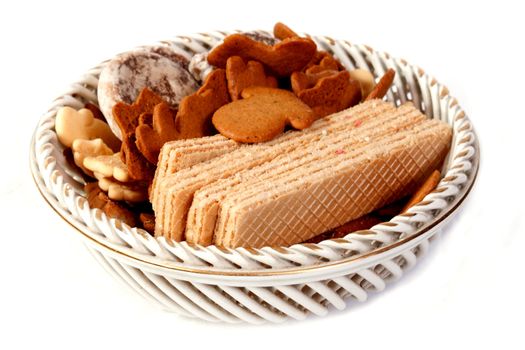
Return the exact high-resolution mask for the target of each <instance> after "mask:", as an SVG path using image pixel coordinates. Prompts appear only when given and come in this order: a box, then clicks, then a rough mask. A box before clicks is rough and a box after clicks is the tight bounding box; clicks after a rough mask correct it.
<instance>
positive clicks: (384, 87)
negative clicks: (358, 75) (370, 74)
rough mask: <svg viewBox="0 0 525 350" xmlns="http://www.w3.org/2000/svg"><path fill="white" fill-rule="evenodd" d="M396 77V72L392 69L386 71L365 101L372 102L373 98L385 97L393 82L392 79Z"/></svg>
mask: <svg viewBox="0 0 525 350" xmlns="http://www.w3.org/2000/svg"><path fill="white" fill-rule="evenodd" d="M395 76H396V71H395V70H393V69H392V68H390V69H388V70H387V71H386V72H385V74H383V76H382V77H381V79H379V82H378V83H377V85H376V86H375V87H374V88H373V89H372V91H370V93H369V94H368V95H367V96H366V98H365V101H368V100H372V99H374V98H383V97H385V95H386V93H387V92H388V89H390V86H391V85H392V83H393V82H394V77H395Z"/></svg>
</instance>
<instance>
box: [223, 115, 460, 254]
mask: <svg viewBox="0 0 525 350" xmlns="http://www.w3.org/2000/svg"><path fill="white" fill-rule="evenodd" d="M429 122H431V121H429ZM396 138H397V139H396ZM450 138H451V132H450V128H449V127H448V126H447V125H445V124H444V123H440V122H436V121H434V122H433V123H430V124H429V125H427V128H426V129H425V130H417V131H415V130H414V131H413V132H411V133H409V134H408V135H404V137H401V138H400V137H399V135H393V136H391V139H389V140H383V141H382V142H386V143H387V144H382V142H379V141H378V142H376V143H375V144H374V145H371V146H370V147H366V148H364V150H365V152H364V153H363V154H361V155H359V156H358V157H349V158H348V159H343V160H339V159H337V158H331V159H328V160H327V161H322V162H318V163H313V164H312V165H311V166H309V167H301V168H298V169H295V171H294V173H293V174H292V175H290V176H289V177H283V178H281V179H272V189H273V190H271V191H266V192H264V191H261V188H259V189H258V190H257V193H256V195H251V196H250V195H249V194H248V193H246V194H242V196H240V197H238V198H235V192H234V195H233V198H232V199H229V198H226V199H224V200H223V201H222V202H221V207H220V215H219V222H218V223H217V226H216V229H215V232H214V242H215V243H216V244H218V245H222V246H225V247H238V246H250V247H260V246H265V245H288V244H293V243H297V242H302V241H304V240H306V239H308V238H311V237H314V236H315V235H317V234H319V233H322V232H324V231H327V230H330V229H333V228H334V227H337V226H339V225H341V224H343V223H344V222H347V221H350V220H352V219H355V218H357V217H360V216H362V215H364V214H366V213H368V212H370V211H372V210H374V209H376V208H377V207H381V206H383V205H385V204H388V203H390V202H392V201H395V200H396V199H399V198H401V197H403V196H406V195H407V194H408V193H410V192H411V191H413V189H414V187H415V186H416V184H417V183H418V182H420V180H421V179H422V178H424V177H425V176H426V175H427V174H428V170H429V169H433V168H434V167H435V166H436V165H437V164H438V163H439V162H440V161H441V159H442V158H443V157H444V155H445V154H446V152H447V151H448V147H449V144H450Z"/></svg>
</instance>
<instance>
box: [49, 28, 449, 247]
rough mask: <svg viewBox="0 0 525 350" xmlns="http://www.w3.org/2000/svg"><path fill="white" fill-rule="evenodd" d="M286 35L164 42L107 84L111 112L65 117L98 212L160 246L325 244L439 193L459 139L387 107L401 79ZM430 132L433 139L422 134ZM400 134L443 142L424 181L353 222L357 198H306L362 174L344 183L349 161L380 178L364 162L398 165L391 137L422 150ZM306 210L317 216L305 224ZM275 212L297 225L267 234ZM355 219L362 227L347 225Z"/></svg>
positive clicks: (124, 59) (62, 127)
mask: <svg viewBox="0 0 525 350" xmlns="http://www.w3.org/2000/svg"><path fill="white" fill-rule="evenodd" d="M273 34H274V35H273V36H271V35H268V34H266V33H261V32H244V33H237V34H232V35H229V36H227V37H225V38H224V40H222V41H221V42H220V43H218V44H217V45H216V46H215V47H213V48H212V49H211V50H210V51H209V52H206V53H203V54H198V55H195V56H193V57H188V54H187V53H186V52H182V51H178V50H179V49H177V48H175V47H168V46H156V47H149V48H141V49H138V50H134V51H130V52H126V53H123V54H120V55H118V56H116V57H114V58H113V59H112V60H110V61H108V62H107V63H106V65H105V66H104V69H103V70H102V72H101V74H100V79H99V85H98V104H99V106H100V108H99V107H97V105H95V104H93V103H87V104H86V105H85V107H84V108H82V109H80V110H78V111H77V110H75V109H73V108H70V107H63V108H61V109H60V110H59V111H58V113H57V117H56V122H55V130H56V133H57V137H58V140H59V141H60V142H61V143H62V145H64V147H66V150H70V152H71V153H72V159H73V161H74V164H75V165H76V166H78V167H79V168H80V169H81V170H82V172H83V173H84V174H85V176H86V186H85V192H86V198H87V199H88V202H89V205H90V207H91V208H98V209H100V210H102V211H103V212H104V213H105V214H106V215H108V217H111V218H115V219H118V220H121V221H122V222H124V223H126V224H127V225H129V226H132V227H134V226H138V227H142V228H144V229H145V230H147V231H148V232H150V233H151V234H154V235H156V236H165V237H167V238H171V239H175V240H182V239H187V240H188V241H189V242H193V243H197V244H218V245H222V246H225V247H237V246H262V245H268V244H270V245H279V244H292V243H299V242H307V243H315V242H319V241H321V240H324V239H329V238H338V237H343V236H344V235H345V234H346V233H348V232H352V231H355V230H361V229H367V228H369V227H371V226H373V225H375V224H377V223H379V222H381V221H384V220H388V219H389V218H390V217H392V216H394V215H397V214H398V213H400V212H403V211H406V210H407V209H408V208H409V207H411V206H412V205H414V204H416V203H418V202H420V201H421V200H422V198H424V196H425V195H426V194H428V193H429V192H430V191H432V189H434V188H435V187H436V185H437V183H438V182H439V179H440V174H439V172H433V173H431V175H430V176H428V173H429V171H428V167H430V168H431V169H430V170H433V169H435V168H437V166H438V165H439V162H440V161H441V159H440V157H442V156H443V153H444V152H446V150H447V146H446V145H447V142H449V138H448V136H449V134H448V131H447V129H446V128H445V127H444V126H443V125H434V124H435V123H434V124H432V123H430V124H428V125H427V124H425V123H424V122H422V120H423V119H422V118H423V117H422V115H421V114H420V113H419V114H418V113H416V112H415V110H414V109H410V107H403V108H404V109H400V110H399V111H397V110H396V109H395V108H393V107H392V106H391V105H388V104H382V102H381V103H380V101H379V100H380V99H382V98H383V97H384V96H385V95H386V93H387V91H388V89H389V88H390V86H391V84H392V82H393V81H394V78H395V71H394V70H392V69H389V70H387V71H386V73H385V74H384V75H383V76H382V77H381V78H380V79H379V80H378V82H377V83H376V81H375V79H374V76H373V75H372V74H371V73H370V72H369V71H367V70H363V69H353V70H347V69H346V67H344V66H343V65H342V64H341V63H340V62H339V61H338V60H337V59H336V58H334V57H333V56H332V55H331V54H330V53H329V52H326V51H322V50H318V48H317V45H316V44H315V42H314V41H313V40H311V39H310V38H308V37H301V36H300V35H298V34H297V33H296V32H295V31H293V30H292V29H290V28H289V27H288V26H286V25H285V24H283V23H277V24H276V25H275V27H274V30H273ZM354 106H356V107H354ZM352 107H354V108H352ZM341 111H346V112H344V113H343V114H340V113H338V112H341ZM345 113H346V114H345ZM403 113H405V114H403ZM402 114H403V116H401V115H402ZM382 118H383V119H384V120H383V119H382ZM388 118H393V119H392V120H390V119H388ZM404 118H405V119H404ZM394 119H395V122H394V121H393V120H394ZM381 120H383V121H382V122H381ZM373 125H377V126H376V127H375V128H374V127H373ZM389 125H390V126H389ZM423 126H425V127H427V128H430V129H431V130H432V132H430V131H426V132H422V131H421V132H420V131H418V130H419V129H421V130H423V129H422V128H423ZM405 129H406V130H407V131H403V130H405ZM378 130H379V131H378ZM408 130H410V131H408ZM396 133H397V134H396ZM402 135H404V136H402ZM400 137H405V138H407V140H412V141H410V142H412V143H414V142H416V143H418V142H419V143H420V144H425V145H426V143H425V142H427V139H428V140H433V142H434V144H433V147H434V148H429V152H430V153H431V154H430V153H429V154H430V155H427V156H426V157H427V158H428V159H427V158H425V159H426V160H425V161H424V162H423V163H424V164H423V163H421V164H419V165H417V166H414V169H418V167H420V168H421V169H420V170H418V172H417V174H415V173H414V174H408V173H407V174H406V178H404V179H403V180H399V184H398V185H399V186H398V187H399V188H398V190H396V191H398V192H396V193H392V194H389V195H388V196H384V198H383V197H381V198H382V199H372V202H373V203H374V204H373V205H372V204H370V205H368V206H365V207H363V208H361V209H362V210H359V211H358V212H356V213H354V214H352V215H353V216H352V215H346V216H345V215H344V214H342V213H343V212H345V210H343V209H342V207H341V206H343V207H344V206H345V205H346V206H347V205H349V204H348V203H349V202H348V201H347V200H346V201H345V199H344V196H343V197H341V198H334V199H333V200H331V203H332V204H331V205H328V206H327V205H326V204H323V203H324V202H323V201H322V200H320V201H319V200H317V199H316V200H313V201H312V200H311V199H310V198H309V197H305V193H307V192H308V191H307V190H306V187H308V185H307V184H308V183H310V182H312V183H315V182H316V181H318V180H319V177H320V176H321V178H323V176H324V177H325V178H326V179H328V178H330V179H331V177H334V179H333V181H332V180H330V181H332V182H329V183H328V182H327V183H326V184H325V185H323V186H324V187H319V189H320V190H321V189H322V190H323V191H336V190H337V186H338V183H343V182H344V181H347V177H349V178H354V177H355V175H354V174H355V170H352V171H350V170H340V171H339V170H337V171H336V172H335V173H331V171H330V169H331V168H332V167H333V168H334V169H336V168H337V167H338V166H339V164H346V163H348V164H354V163H355V168H356V169H362V170H361V171H363V172H366V171H368V170H367V169H368V168H367V166H366V165H364V163H363V164H361V163H359V162H358V161H357V160H355V159H361V158H359V157H362V153H363V152H364V153H363V154H365V155H366V157H368V158H366V159H368V161H372V162H374V161H375V162H379V163H380V162H384V161H386V158H385V157H383V156H382V155H380V154H379V153H377V154H375V153H373V152H375V151H372V150H373V149H374V147H377V149H383V148H381V147H383V146H381V147H380V144H381V142H382V141H384V140H391V141H388V142H391V143H392V145H397V146H396V148H392V150H396V152H399V150H403V149H404V148H406V149H408V148H409V147H410V146H409V145H410V144H411V143H407V142H408V141H407V142H405V141H403V142H401V141H400V140H398V139H399V138H400ZM414 140H415V141H414ZM404 142H405V143H404ZM376 145H377V146H376ZM367 147H368V148H367ZM425 147H426V146H425ZM360 152H361V153H360ZM367 152H368V153H367ZM370 152H372V153H370ZM407 152H408V151H407ZM433 157H434V158H433ZM374 159H375V160H374ZM389 161H390V162H392V161H393V160H389ZM352 162H354V163H352ZM157 166H158V167H157ZM308 169H309V170H308ZM345 169H346V168H345ZM303 170H304V171H305V172H303ZM424 175H425V176H428V178H427V180H426V181H423V182H422V179H423V177H422V176H424ZM367 176H369V175H367ZM410 179H412V180H410ZM305 181H306V182H305ZM323 181H324V180H323ZM326 181H328V180H326ZM418 183H422V185H421V187H420V188H416V184H418ZM305 186H306V187H305ZM345 186H347V187H348V186H350V185H345ZM396 186H397V185H396ZM396 188H397V187H396ZM336 192H337V191H336ZM407 194H413V196H412V197H411V198H410V199H409V200H408V201H406V199H405V200H402V201H397V202H396V203H395V205H391V204H389V203H390V202H392V201H393V200H398V199H399V198H400V197H404V196H406V195H407ZM310 195H313V196H316V194H313V193H311V194H310ZM370 195H376V194H373V193H371V194H370ZM178 196H180V198H179V197H178ZM230 198H231V199H230ZM407 198H408V197H407ZM294 201H297V205H298V206H302V207H304V206H305V205H306V206H307V207H308V208H309V209H308V210H307V212H305V213H304V215H303V214H302V213H297V212H296V211H295V209H293V208H294V205H295V204H294V203H295V202H294ZM150 202H151V204H150ZM310 202H311V203H310ZM314 202H315V203H314ZM317 202H319V203H317ZM321 202H322V203H321ZM305 203H310V204H305ZM385 204H388V205H387V206H386V207H384V205H385ZM180 206H183V207H180ZM319 206H321V207H319ZM379 207H383V208H379ZM236 208H242V209H236ZM276 208H281V209H276ZM316 208H317V209H316ZM319 208H324V209H319ZM238 210H240V211H238ZM275 210H279V213H280V214H279V215H284V216H283V217H285V218H287V219H286V220H284V221H279V222H277V221H273V222H272V223H271V225H270V224H268V223H267V224H266V226H265V223H266V221H267V219H266V218H267V215H269V214H268V213H270V212H273V211H275ZM286 210H293V211H294V212H293V213H288V214H287V213H286V212H283V211H286ZM312 210H313V211H316V210H321V211H320V212H317V211H316V212H315V213H314V212H313V211H312ZM325 212H326V213H325ZM323 213H324V214H323ZM305 215H306V216H305ZM308 215H310V216H312V215H314V216H313V217H311V218H310V219H308V220H307V219H306V218H307V216H308ZM319 215H321V216H319ZM323 215H326V218H322V216H323ZM356 215H357V216H356ZM345 217H346V218H348V219H351V220H350V221H348V220H346V221H348V222H346V223H344V221H342V222H341V220H343V218H345ZM312 218H313V219H312ZM330 218H331V219H330ZM312 220H313V221H312ZM316 220H317V221H316ZM259 221H260V222H259ZM243 222H246V223H249V224H247V225H248V226H246V225H245V224H243ZM306 222H308V224H307V225H306V226H305V223H306ZM341 224H342V225H341ZM253 225H259V226H257V227H254V226H253ZM268 225H270V226H268ZM283 230H284V231H283ZM285 231H286V233H285ZM303 231H304V232H309V233H308V235H306V236H303V235H302V234H300V232H303ZM261 235H263V236H264V237H263V236H261Z"/></svg>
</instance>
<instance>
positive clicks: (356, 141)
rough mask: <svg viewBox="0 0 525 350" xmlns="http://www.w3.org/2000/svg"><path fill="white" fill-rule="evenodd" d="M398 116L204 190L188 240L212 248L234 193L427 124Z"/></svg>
mask: <svg viewBox="0 0 525 350" xmlns="http://www.w3.org/2000/svg"><path fill="white" fill-rule="evenodd" d="M395 112H396V113H383V114H381V115H378V116H376V117H375V118H373V119H371V120H369V121H368V122H365V123H364V124H363V123H361V124H359V125H360V126H359V127H356V128H353V129H349V130H348V131H347V132H340V133H335V134H334V135H331V137H330V138H329V139H325V140H324V141H325V142H323V141H320V142H318V143H315V144H311V145H309V147H307V148H304V149H296V150H295V151H293V152H291V153H287V154H283V155H282V156H280V157H278V158H276V159H274V160H272V161H270V162H268V163H265V164H263V165H261V166H258V167H255V168H253V169H248V170H245V171H242V172H240V173H238V174H236V175H235V176H232V177H229V178H226V179H222V180H219V181H216V182H214V183H212V184H209V185H207V186H205V187H203V188H201V189H200V190H198V191H197V192H196V193H195V196H194V198H193V203H192V206H191V208H190V210H189V212H188V220H187V223H186V240H188V241H189V242H192V243H199V244H203V245H208V244H211V239H212V235H213V230H214V229H215V222H216V216H217V211H218V208H219V203H220V200H221V199H222V198H224V197H225V196H231V195H232V194H233V193H234V192H236V193H239V194H242V193H250V192H252V191H251V190H252V189H253V188H255V187H256V186H257V185H259V184H268V185H269V186H272V184H273V180H274V179H276V178H277V177H279V176H284V175H287V174H289V173H290V172H295V170H296V169H297V168H298V167H300V166H304V165H307V164H309V163H312V162H319V161H320V160H322V159H323V158H325V157H331V156H333V154H337V153H338V152H339V151H341V150H343V149H347V150H348V151H352V152H356V151H357V150H359V149H360V148H362V147H365V146H367V145H369V144H370V142H372V141H373V139H381V138H383V137H385V136H388V135H391V134H396V133H399V132H400V131H401V130H403V129H407V128H409V127H413V126H414V125H415V124H417V123H419V122H422V121H423V120H425V116H423V115H422V114H421V113H420V112H419V111H417V110H416V109H415V108H414V107H413V106H412V105H406V106H402V107H401V108H399V109H397V110H396V111H395ZM363 134H366V135H367V138H366V139H364V138H363Z"/></svg>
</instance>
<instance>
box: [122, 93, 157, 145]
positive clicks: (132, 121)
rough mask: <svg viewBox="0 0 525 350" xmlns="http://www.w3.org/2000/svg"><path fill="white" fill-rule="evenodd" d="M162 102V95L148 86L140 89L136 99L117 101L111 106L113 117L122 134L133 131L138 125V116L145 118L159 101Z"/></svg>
mask: <svg viewBox="0 0 525 350" xmlns="http://www.w3.org/2000/svg"><path fill="white" fill-rule="evenodd" d="M161 102H164V100H163V99H162V97H160V96H159V95H157V94H156V93H154V92H153V91H151V90H150V89H148V88H144V89H142V91H141V92H140V94H139V95H138V97H137V99H136V100H135V101H134V102H133V103H130V104H127V103H124V102H118V103H117V104H115V106H114V107H113V117H114V120H115V123H116V124H117V125H118V127H119V129H120V131H121V133H122V134H123V135H125V134H127V133H130V132H135V128H136V127H137V126H138V125H139V118H141V116H142V118H147V114H152V113H153V109H154V108H155V106H156V105H158V104H159V103H161ZM143 115H144V116H143Z"/></svg>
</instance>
